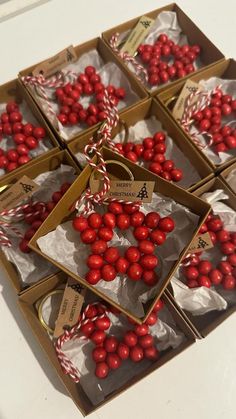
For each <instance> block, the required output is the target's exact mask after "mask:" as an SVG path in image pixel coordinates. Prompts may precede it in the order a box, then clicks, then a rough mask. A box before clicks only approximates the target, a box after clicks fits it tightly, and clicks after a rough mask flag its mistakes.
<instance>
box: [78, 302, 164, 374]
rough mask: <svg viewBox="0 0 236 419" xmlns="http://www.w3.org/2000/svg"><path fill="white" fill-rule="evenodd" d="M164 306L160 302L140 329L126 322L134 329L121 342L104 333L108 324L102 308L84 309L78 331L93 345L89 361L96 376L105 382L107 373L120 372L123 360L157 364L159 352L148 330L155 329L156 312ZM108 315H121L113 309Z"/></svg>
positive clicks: (138, 326) (110, 309) (98, 305)
mask: <svg viewBox="0 0 236 419" xmlns="http://www.w3.org/2000/svg"><path fill="white" fill-rule="evenodd" d="M163 306H164V303H163V302H162V301H161V300H159V301H158V302H157V303H156V305H155V307H154V309H153V311H152V313H151V314H150V315H149V316H148V318H147V320H146V321H145V323H143V324H140V325H139V324H137V323H135V322H134V321H133V320H132V319H129V321H130V323H131V324H133V325H134V328H133V329H132V330H128V331H126V332H125V334H124V336H123V338H122V339H121V340H118V339H117V338H116V337H115V336H111V335H109V334H107V333H106V332H105V331H107V330H108V329H109V328H110V326H111V321H110V319H109V317H108V316H107V315H106V314H105V307H104V306H103V305H101V304H96V305H95V304H94V305H90V306H89V307H87V309H86V310H85V318H86V322H85V323H84V324H83V325H82V326H81V328H80V331H81V333H82V334H83V335H85V336H86V337H87V338H89V339H90V340H91V341H92V342H93V343H94V344H95V345H96V347H95V348H94V349H93V352H92V357H93V360H94V362H95V363H96V369H95V375H96V376H97V377H98V378H106V377H107V375H108V373H109V371H110V370H116V369H117V368H119V367H120V366H121V364H122V361H125V360H126V359H130V360H131V361H133V362H140V361H142V360H143V359H145V358H146V359H149V360H151V361H156V360H157V358H158V357H159V352H158V350H157V349H156V347H155V345H154V338H153V336H152V335H151V333H150V330H149V326H154V324H155V323H156V322H157V321H158V317H157V312H158V311H160V310H161V309H162V308H163ZM106 310H107V309H106ZM109 311H111V312H113V313H114V314H119V313H120V312H119V310H116V309H114V308H112V307H110V308H109ZM94 318H95V319H94Z"/></svg>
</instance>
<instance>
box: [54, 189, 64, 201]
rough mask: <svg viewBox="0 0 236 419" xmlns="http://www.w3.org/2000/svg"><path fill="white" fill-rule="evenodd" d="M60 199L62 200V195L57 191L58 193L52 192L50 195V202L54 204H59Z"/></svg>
mask: <svg viewBox="0 0 236 419" xmlns="http://www.w3.org/2000/svg"><path fill="white" fill-rule="evenodd" d="M61 198H62V193H61V192H59V191H58V192H54V193H53V194H52V201H53V202H55V203H57V202H59V201H60V199H61Z"/></svg>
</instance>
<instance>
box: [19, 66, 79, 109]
mask: <svg viewBox="0 0 236 419" xmlns="http://www.w3.org/2000/svg"><path fill="white" fill-rule="evenodd" d="M77 77H78V74H76V73H74V72H73V71H70V70H62V71H60V72H58V73H56V74H55V75H53V76H52V77H50V78H45V77H44V76H42V75H39V76H24V77H22V81H23V83H24V84H25V86H31V87H33V88H34V89H35V91H36V93H37V94H38V95H39V96H41V97H42V98H43V99H44V101H45V102H46V104H47V107H48V112H49V114H51V115H52V116H53V117H55V116H56V112H55V111H54V110H53V107H52V105H51V102H50V100H49V97H48V95H47V93H46V90H45V89H46V88H49V89H50V88H52V89H56V88H58V87H63V86H65V85H66V84H67V83H68V82H69V81H75V80H76V79H77Z"/></svg>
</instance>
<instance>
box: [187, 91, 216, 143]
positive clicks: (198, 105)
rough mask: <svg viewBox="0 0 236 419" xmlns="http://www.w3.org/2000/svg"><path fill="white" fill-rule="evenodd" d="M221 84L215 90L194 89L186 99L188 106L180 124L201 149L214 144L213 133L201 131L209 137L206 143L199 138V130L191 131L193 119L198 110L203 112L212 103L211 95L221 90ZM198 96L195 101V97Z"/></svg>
mask: <svg viewBox="0 0 236 419" xmlns="http://www.w3.org/2000/svg"><path fill="white" fill-rule="evenodd" d="M220 88H221V86H217V87H216V88H215V89H214V90H213V91H209V92H208V91H203V90H194V91H192V92H191V93H190V94H189V96H188V97H187V100H186V106H185V108H184V113H183V116H182V119H181V120H180V124H181V125H182V127H183V128H184V130H185V131H186V132H187V133H188V134H189V135H190V137H191V139H192V140H193V142H194V144H196V146H197V147H198V148H200V149H201V150H203V149H205V148H208V147H209V146H211V145H212V144H213V141H212V134H211V133H209V132H208V131H201V135H205V136H207V137H208V139H209V142H208V144H206V145H204V144H203V143H202V142H201V141H200V139H199V132H192V133H190V128H191V125H192V123H193V122H194V121H193V115H195V114H196V113H197V112H201V111H202V110H203V109H204V108H205V107H206V106H208V105H209V104H210V101H211V96H212V95H213V94H214V93H215V92H217V90H219V89H220ZM196 97H197V98H198V99H197V100H196V101H195V98H196Z"/></svg>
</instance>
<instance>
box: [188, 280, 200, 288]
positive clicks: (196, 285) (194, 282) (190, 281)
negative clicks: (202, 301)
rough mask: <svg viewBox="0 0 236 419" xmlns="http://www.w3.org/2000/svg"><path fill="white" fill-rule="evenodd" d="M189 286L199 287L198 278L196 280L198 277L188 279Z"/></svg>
mask: <svg viewBox="0 0 236 419" xmlns="http://www.w3.org/2000/svg"><path fill="white" fill-rule="evenodd" d="M187 286H188V287H189V288H197V287H199V284H198V282H197V280H196V279H189V280H188V281H187Z"/></svg>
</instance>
